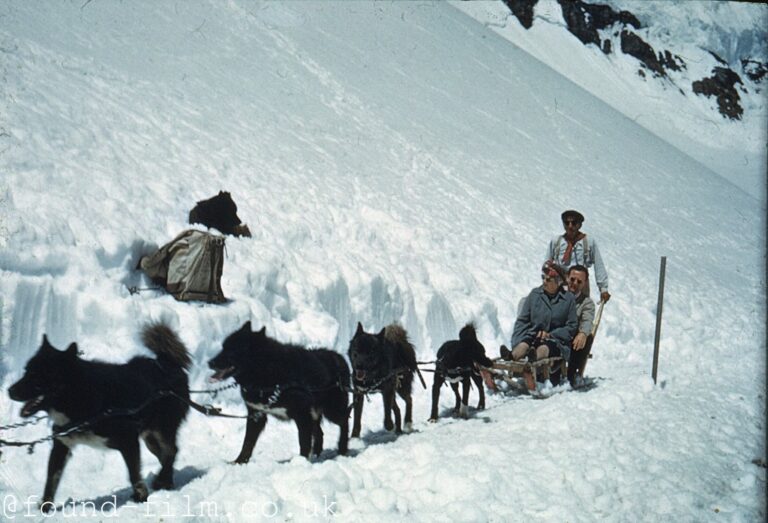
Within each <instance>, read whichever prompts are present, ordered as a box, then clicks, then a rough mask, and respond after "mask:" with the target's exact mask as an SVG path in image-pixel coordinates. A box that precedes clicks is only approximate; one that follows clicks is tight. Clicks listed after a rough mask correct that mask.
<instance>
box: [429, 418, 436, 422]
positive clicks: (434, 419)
mask: <svg viewBox="0 0 768 523" xmlns="http://www.w3.org/2000/svg"><path fill="white" fill-rule="evenodd" d="M427 421H428V422H430V423H437V418H429V419H428V420H427Z"/></svg>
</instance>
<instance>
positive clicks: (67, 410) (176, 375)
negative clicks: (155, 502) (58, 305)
mask: <svg viewBox="0 0 768 523" xmlns="http://www.w3.org/2000/svg"><path fill="white" fill-rule="evenodd" d="M142 341H143V342H144V344H145V345H146V346H147V348H149V350H151V351H152V352H153V353H154V355H155V358H148V357H145V356H137V357H135V358H133V359H131V360H130V361H129V362H127V363H123V364H115V363H106V362H102V361H95V360H94V361H88V360H84V359H81V358H80V356H79V355H78V347H77V343H72V344H70V345H69V347H68V348H67V349H66V350H63V351H60V350H57V349H56V348H55V347H54V346H53V345H51V343H50V342H49V341H48V338H47V337H46V336H43V341H42V344H41V345H40V348H39V349H38V351H37V353H36V354H35V355H34V356H32V358H31V359H30V360H29V362H27V365H26V368H25V371H24V375H23V376H22V377H21V379H20V380H19V381H17V382H16V383H15V384H14V385H13V386H12V387H11V388H10V389H9V391H8V393H9V395H10V397H11V399H12V400H15V401H22V402H24V406H23V407H22V408H21V416H22V417H29V416H32V415H33V414H35V413H36V412H39V411H45V412H47V413H48V415H49V416H50V417H51V419H52V420H53V431H54V433H60V434H61V435H60V436H57V437H56V438H55V439H54V440H53V447H52V449H51V454H50V457H49V458H48V476H47V479H46V481H45V489H44V492H43V498H42V505H41V508H42V509H43V510H45V511H46V512H49V511H50V510H52V509H53V508H54V504H53V498H54V496H55V494H56V490H57V487H58V486H59V481H60V479H61V475H62V473H63V472H64V465H65V464H66V462H67V460H68V459H69V458H70V456H71V454H72V449H73V448H74V447H75V446H77V445H78V444H87V445H90V446H97V447H105V448H110V449H114V450H117V451H119V452H120V454H121V455H122V456H123V459H124V460H125V464H126V466H127V467H128V477H129V479H130V482H131V486H132V488H133V499H134V500H135V501H145V500H146V499H147V496H148V495H149V492H148V490H147V486H146V485H145V483H144V480H143V478H142V476H141V461H140V459H141V454H140V449H139V438H141V439H142V440H144V443H145V444H146V445H147V448H148V449H149V451H150V452H152V454H154V455H155V456H156V457H157V459H158V460H160V465H161V468H160V472H158V474H157V476H156V477H155V480H154V482H153V483H152V488H153V489H170V488H172V487H173V463H174V460H175V459H176V452H177V450H178V449H177V446H176V435H177V432H178V429H179V426H180V425H181V423H182V421H184V418H185V417H186V415H187V411H188V410H189V407H188V404H187V401H189V386H188V380H187V373H186V371H187V369H188V368H189V366H190V363H191V360H190V358H189V353H188V352H187V349H186V347H185V346H184V344H183V343H182V342H181V340H180V339H179V337H178V336H177V335H176V333H175V332H174V331H173V330H172V329H171V328H170V327H168V326H167V325H164V324H152V325H148V326H146V327H145V328H144V329H143V331H142Z"/></svg>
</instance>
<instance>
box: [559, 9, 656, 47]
mask: <svg viewBox="0 0 768 523" xmlns="http://www.w3.org/2000/svg"><path fill="white" fill-rule="evenodd" d="M558 3H559V4H560V8H561V9H562V10H563V18H564V19H565V24H566V25H567V26H568V30H569V31H570V32H571V33H573V35H574V36H575V37H576V38H578V39H579V40H581V41H582V43H584V44H595V45H596V46H598V47H600V48H601V49H603V52H604V53H606V54H608V53H609V52H610V47H609V48H608V49H607V50H606V49H605V48H604V47H603V46H602V45H601V43H600V34H599V33H598V30H600V29H606V28H609V27H612V26H614V25H615V24H620V25H621V26H628V25H631V26H632V27H634V28H635V29H639V28H640V27H641V26H640V20H638V19H637V18H636V17H635V15H633V14H632V13H630V12H629V11H619V12H616V11H614V10H613V9H611V8H610V7H609V6H607V5H599V4H588V3H586V2H581V1H580V0H576V1H574V0H558Z"/></svg>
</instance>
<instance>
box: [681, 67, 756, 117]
mask: <svg viewBox="0 0 768 523" xmlns="http://www.w3.org/2000/svg"><path fill="white" fill-rule="evenodd" d="M712 73H713V75H712V76H710V77H709V78H704V79H702V80H697V81H695V82H693V92H694V93H696V94H700V95H704V96H707V97H712V96H714V97H716V98H717V107H718V109H719V110H720V114H722V115H723V116H726V117H728V118H730V119H731V120H741V116H742V114H744V109H743V108H742V107H741V105H740V104H739V101H740V100H741V97H740V96H739V93H738V91H736V84H742V85H743V84H744V82H742V81H741V78H740V77H739V75H738V74H736V73H734V72H733V71H731V70H730V69H726V68H725V67H715V68H714V69H713V70H712Z"/></svg>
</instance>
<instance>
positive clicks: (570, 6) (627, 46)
mask: <svg viewBox="0 0 768 523" xmlns="http://www.w3.org/2000/svg"><path fill="white" fill-rule="evenodd" d="M589 1H594V0H587V1H584V0H557V2H558V4H559V5H560V8H561V10H562V12H563V19H564V20H565V23H566V26H567V28H568V31H570V32H571V33H572V34H573V35H574V36H576V38H578V39H579V40H580V41H581V42H582V43H583V44H584V45H588V44H594V45H596V46H597V47H599V48H600V50H601V51H602V52H603V53H605V54H610V53H611V52H613V51H614V49H613V45H612V42H611V40H608V39H606V40H604V41H602V42H601V41H600V34H599V32H598V31H600V30H605V29H609V28H610V29H611V31H612V34H613V36H618V37H619V42H620V47H621V52H622V53H624V54H628V55H630V56H633V57H634V58H636V59H637V60H639V61H640V63H641V64H642V65H643V67H642V68H640V69H638V71H637V74H638V75H640V76H641V77H642V78H648V76H649V75H647V74H646V71H645V70H646V69H647V70H648V71H650V72H651V75H652V76H653V77H656V78H669V77H668V72H669V71H680V70H682V69H686V64H685V61H684V60H683V59H682V58H681V57H680V56H678V55H676V54H673V53H671V52H670V51H669V50H667V49H664V50H663V51H660V52H657V51H656V50H655V49H654V48H653V47H652V46H651V45H650V44H648V43H647V42H646V41H644V40H643V39H642V38H641V37H640V36H639V35H638V34H637V33H636V32H635V31H634V30H636V29H641V28H642V24H641V23H640V20H638V19H637V17H635V15H633V14H632V13H630V12H629V11H618V12H617V11H614V10H613V9H612V8H611V7H610V6H608V5H602V4H596V3H595V4H592V3H588V2H589ZM743 1H749V0H743ZM761 1H764V0H761ZM503 2H504V4H505V5H506V6H507V7H508V8H509V10H510V11H512V14H514V15H515V16H516V17H517V19H518V20H519V21H520V23H521V24H522V26H523V27H525V28H526V29H530V28H531V27H532V26H533V14H534V7H535V6H536V4H537V2H538V0H503ZM709 53H710V54H711V55H712V56H713V57H714V58H715V60H717V62H718V64H720V65H719V66H717V67H715V68H714V69H713V70H712V76H710V77H709V78H702V79H701V80H697V81H695V82H693V84H692V87H693V92H694V93H695V94H697V95H701V96H707V97H712V96H714V97H716V98H717V105H718V109H719V111H720V114H722V115H723V116H724V117H726V118H730V119H732V120H740V119H741V117H742V115H743V113H744V109H743V108H742V107H741V105H740V101H741V97H740V96H739V93H738V92H737V90H736V84H741V86H742V87H741V89H742V90H744V89H745V88H744V83H743V82H742V80H741V77H739V75H738V74H737V73H736V72H734V71H733V69H731V68H729V64H728V63H727V62H726V61H725V60H723V58H722V57H720V56H718V55H717V54H716V53H714V52H713V51H711V50H710V51H709ZM741 71H742V72H743V74H744V75H745V76H746V77H747V78H748V79H749V80H750V81H752V82H754V83H756V84H759V83H761V82H762V81H763V80H764V79H765V78H766V77H767V76H768V63H763V62H757V61H755V60H751V59H748V58H747V59H743V60H741ZM756 89H757V91H758V92H759V88H757V87H756ZM680 92H681V93H683V94H685V92H684V91H683V90H682V89H680Z"/></svg>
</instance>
